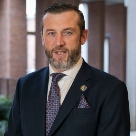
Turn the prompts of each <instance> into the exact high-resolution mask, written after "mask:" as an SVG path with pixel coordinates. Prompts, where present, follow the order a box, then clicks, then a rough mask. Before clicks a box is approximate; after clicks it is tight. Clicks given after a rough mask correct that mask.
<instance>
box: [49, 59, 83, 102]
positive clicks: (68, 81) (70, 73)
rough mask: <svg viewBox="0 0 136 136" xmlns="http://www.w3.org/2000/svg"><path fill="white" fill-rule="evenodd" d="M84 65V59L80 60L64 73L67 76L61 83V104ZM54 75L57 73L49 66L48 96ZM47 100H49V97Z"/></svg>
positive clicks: (59, 83)
mask: <svg viewBox="0 0 136 136" xmlns="http://www.w3.org/2000/svg"><path fill="white" fill-rule="evenodd" d="M82 63H83V59H82V58H80V59H79V61H78V62H77V63H76V64H75V65H74V66H73V67H72V68H70V69H68V70H66V71H64V72H62V73H64V74H66V76H64V77H63V78H62V79H61V80H60V81H59V82H58V85H59V88H60V104H62V103H63V101H64V99H65V96H66V94H67V92H68V90H69V88H70V87H71V85H72V83H73V81H74V79H75V77H76V75H77V73H78V71H79V69H80V67H81V65H82ZM52 73H56V72H55V71H54V70H53V69H52V68H51V66H50V64H49V84H48V94H49V91H50V86H51V81H52V76H51V74H52ZM47 100H48V95H47Z"/></svg>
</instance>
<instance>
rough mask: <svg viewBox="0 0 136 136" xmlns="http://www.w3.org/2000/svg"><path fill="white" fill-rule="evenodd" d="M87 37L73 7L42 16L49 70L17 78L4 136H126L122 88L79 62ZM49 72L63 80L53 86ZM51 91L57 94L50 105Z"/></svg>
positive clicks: (58, 5)
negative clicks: (56, 91) (57, 92)
mask: <svg viewBox="0 0 136 136" xmlns="http://www.w3.org/2000/svg"><path fill="white" fill-rule="evenodd" d="M87 35H88V31H87V30H86V29H85V22H84V17H83V14H82V13H81V11H79V10H78V9H77V8H76V7H74V6H72V5H70V4H64V3H56V4H53V5H52V6H50V7H49V8H48V9H46V10H45V11H44V13H43V18H42V32H41V37H42V44H43V46H44V48H45V54H46V57H47V60H48V62H49V67H45V68H43V69H41V70H38V71H36V72H34V73H31V74H28V75H26V76H24V77H22V78H20V79H19V81H18V83H17V87H16V93H15V97H14V102H13V106H12V109H11V112H10V117H9V123H8V127H7V130H6V132H5V135H4V136H45V135H46V136H129V132H130V119H129V104H128V94H127V89H126V86H125V84H124V83H123V82H122V81H120V80H118V79H117V78H115V77H114V76H111V75H109V74H107V73H104V72H102V71H100V70H98V69H96V68H93V67H91V66H89V65H88V64H87V63H86V62H85V61H84V60H83V59H82V57H81V45H82V44H84V43H85V42H86V39H87ZM54 73H57V74H58V73H59V74H62V75H63V77H61V79H60V81H58V83H53V80H54ZM51 82H52V83H51ZM54 84H55V85H54ZM58 86H59V88H58ZM50 88H51V89H50ZM52 90H54V91H55V90H59V91H60V92H59V93H60V96H58V95H57V96H56V94H55V93H54V94H53V101H52V100H51V99H52V97H50V94H51V92H52ZM57 98H60V99H59V100H57ZM58 101H59V103H60V107H59V109H58ZM50 102H52V103H55V107H53V104H50ZM56 109H57V110H56ZM54 110H56V111H54ZM50 121H51V122H50Z"/></svg>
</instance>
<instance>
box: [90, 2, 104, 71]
mask: <svg viewBox="0 0 136 136" xmlns="http://www.w3.org/2000/svg"><path fill="white" fill-rule="evenodd" d="M88 5H89V9H88V11H89V37H88V63H89V64H90V65H92V66H94V67H96V68H99V69H103V43H104V1H99V2H90V3H89V4H88Z"/></svg>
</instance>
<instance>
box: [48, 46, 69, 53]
mask: <svg viewBox="0 0 136 136" xmlns="http://www.w3.org/2000/svg"><path fill="white" fill-rule="evenodd" d="M58 50H63V51H65V52H69V49H67V48H66V47H55V48H53V49H52V50H51V53H52V52H54V51H58Z"/></svg>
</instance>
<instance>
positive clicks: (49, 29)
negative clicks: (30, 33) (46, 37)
mask: <svg viewBox="0 0 136 136" xmlns="http://www.w3.org/2000/svg"><path fill="white" fill-rule="evenodd" d="M48 31H55V30H54V29H46V32H48Z"/></svg>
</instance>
